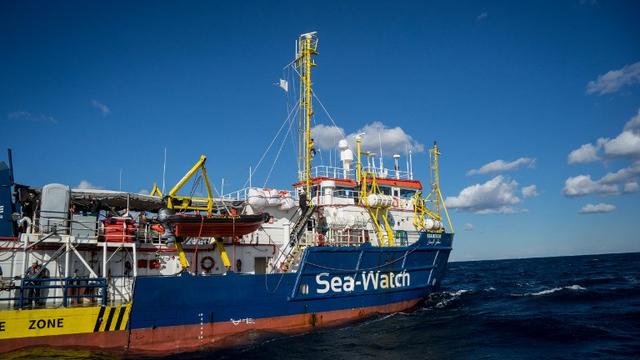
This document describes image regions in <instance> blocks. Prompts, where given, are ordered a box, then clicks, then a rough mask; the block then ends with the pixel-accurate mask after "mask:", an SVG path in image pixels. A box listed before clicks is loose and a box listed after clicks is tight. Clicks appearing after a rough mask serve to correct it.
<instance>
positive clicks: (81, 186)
mask: <svg viewBox="0 0 640 360" xmlns="http://www.w3.org/2000/svg"><path fill="white" fill-rule="evenodd" d="M75 188H76V189H80V190H99V189H102V188H101V187H98V186H95V185H93V184H92V183H90V182H89V181H87V180H81V181H80V183H79V184H78V186H76V187H75Z"/></svg>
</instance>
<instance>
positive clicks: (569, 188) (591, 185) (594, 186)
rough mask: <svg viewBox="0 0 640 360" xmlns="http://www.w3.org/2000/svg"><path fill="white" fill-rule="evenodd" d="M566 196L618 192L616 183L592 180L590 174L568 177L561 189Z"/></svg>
mask: <svg viewBox="0 0 640 360" xmlns="http://www.w3.org/2000/svg"><path fill="white" fill-rule="evenodd" d="M562 191H563V192H564V194H565V195H566V196H568V197H577V196H585V195H591V194H600V195H613V194H619V193H620V190H619V189H618V185H612V184H606V183H603V182H601V181H593V180H592V179H591V175H578V176H574V177H570V178H568V179H567V180H566V181H565V182H564V189H563V190H562Z"/></svg>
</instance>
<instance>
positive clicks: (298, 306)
mask: <svg viewBox="0 0 640 360" xmlns="http://www.w3.org/2000/svg"><path fill="white" fill-rule="evenodd" d="M452 239H453V235H452V234H427V233H423V234H422V236H421V237H420V239H419V240H418V241H417V242H416V243H415V244H412V245H411V246H406V247H373V246H371V245H368V244H365V245H363V246H358V247H310V248H307V249H306V251H305V254H304V256H303V259H302V261H301V264H300V267H299V269H298V271H297V272H295V273H284V274H260V275H245V274H234V273H229V274H227V275H215V276H179V277H175V276H173V277H138V278H137V279H136V283H135V287H134V298H133V309H132V312H131V317H130V322H129V329H130V330H131V331H132V332H134V331H136V330H141V329H157V328H162V327H176V326H200V327H202V326H204V324H209V323H220V324H224V323H228V322H234V321H237V319H244V320H247V319H250V321H258V320H260V319H269V318H277V317H283V316H291V315H300V314H321V313H327V312H332V311H339V310H346V309H359V308H371V307H376V306H382V305H386V304H394V303H403V302H410V301H419V300H422V299H424V298H425V297H426V296H428V295H429V294H430V293H431V292H432V291H433V290H434V288H436V287H437V286H438V285H439V284H440V282H441V281H442V277H443V276H444V274H445V271H446V265H447V260H448V258H449V253H450V251H451V242H452ZM132 345H133V344H132Z"/></svg>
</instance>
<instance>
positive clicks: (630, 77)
mask: <svg viewBox="0 0 640 360" xmlns="http://www.w3.org/2000/svg"><path fill="white" fill-rule="evenodd" d="M638 82H640V61H639V62H636V63H634V64H630V65H625V66H624V67H623V68H622V69H618V70H611V71H609V72H607V73H606V74H603V75H599V76H598V78H597V79H596V80H592V81H589V83H588V84H587V94H590V95H591V94H598V95H604V94H609V93H614V92H616V91H618V90H620V89H621V88H623V87H624V86H629V85H633V84H635V83H638Z"/></svg>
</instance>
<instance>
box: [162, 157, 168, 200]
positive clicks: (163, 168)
mask: <svg viewBox="0 0 640 360" xmlns="http://www.w3.org/2000/svg"><path fill="white" fill-rule="evenodd" d="M166 172H167V147H166V146H165V147H164V161H163V162H162V193H163V194H164V184H165V175H166Z"/></svg>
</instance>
